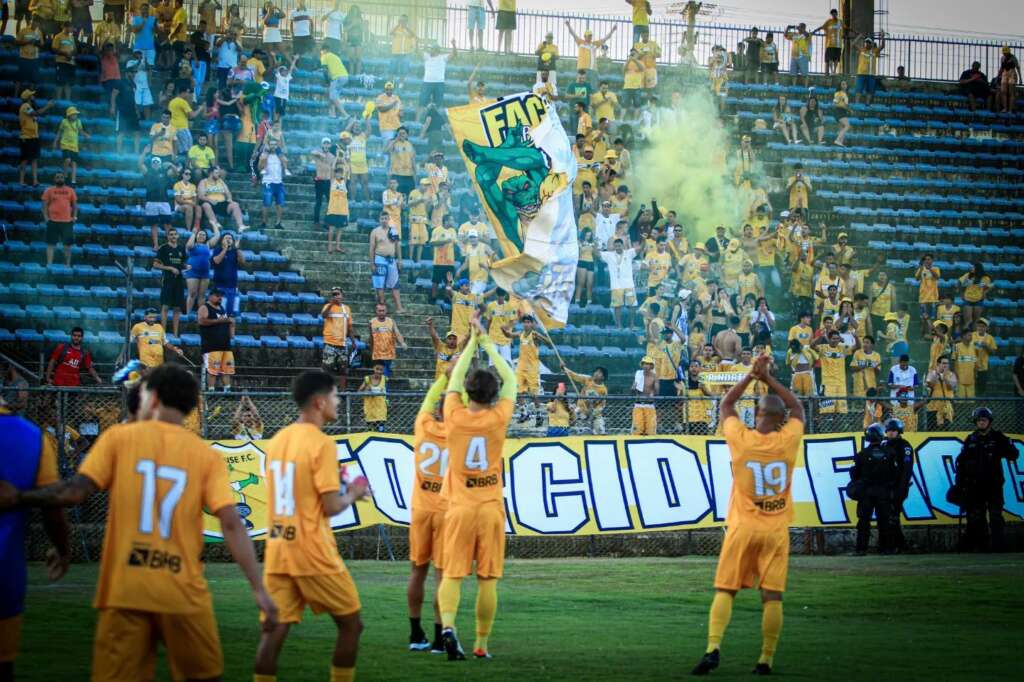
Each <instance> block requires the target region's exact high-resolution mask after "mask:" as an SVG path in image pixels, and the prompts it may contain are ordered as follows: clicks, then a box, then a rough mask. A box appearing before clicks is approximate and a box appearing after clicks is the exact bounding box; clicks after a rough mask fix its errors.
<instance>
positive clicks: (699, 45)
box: [237, 0, 1024, 81]
mask: <svg viewBox="0 0 1024 682" xmlns="http://www.w3.org/2000/svg"><path fill="white" fill-rule="evenodd" d="M237 4H238V5H239V9H240V12H241V15H242V18H243V19H244V21H245V23H246V26H247V27H249V29H250V31H252V33H253V35H255V34H256V29H257V27H258V25H259V14H260V11H261V9H262V6H263V3H262V1H261V0H242V1H241V2H238V3H237ZM277 4H278V5H279V6H280V7H281V9H282V10H284V11H285V12H289V11H290V10H291V9H292V8H294V6H295V4H296V3H295V0H280V1H279V2H278V3H277ZM306 4H307V7H308V8H309V9H310V10H311V11H312V12H313V14H314V15H315V16H316V17H317V18H318V20H317V22H316V35H317V36H319V35H320V30H321V29H320V25H319V24H320V22H319V18H320V17H322V16H323V15H324V14H326V13H327V12H329V11H331V9H333V7H334V3H333V2H323V1H319V2H317V1H314V2H307V3H306ZM354 4H358V5H359V6H360V9H361V11H362V13H363V16H364V18H365V20H366V26H367V33H368V35H367V39H366V43H367V44H369V43H371V42H372V40H376V41H380V42H386V39H387V36H388V33H389V32H390V30H391V28H393V27H394V25H395V23H396V21H397V18H398V16H399V15H400V14H408V15H409V16H410V22H411V26H412V28H413V30H414V31H415V32H416V34H417V35H418V36H420V37H421V38H424V39H427V40H431V41H436V42H437V43H439V44H440V45H441V46H442V49H447V46H448V45H449V44H450V43H451V41H452V40H455V41H456V44H457V45H458V47H459V49H467V48H468V47H469V29H468V26H469V13H468V11H467V9H466V8H465V7H462V6H453V5H446V4H444V3H442V2H430V1H429V0H403V1H400V0H378V1H377V2H374V3H368V4H361V3H354ZM824 18H825V17H822V20H823V19H824ZM566 21H568V22H570V23H571V24H572V28H573V30H574V31H575V32H576V34H577V35H580V36H582V35H583V32H584V31H585V30H587V29H590V30H591V31H593V33H594V37H595V38H596V39H600V38H604V37H605V36H606V35H608V34H609V33H612V31H613V29H614V33H612V35H611V37H610V38H609V40H608V42H607V45H608V50H607V55H606V56H607V59H609V60H612V61H615V62H622V61H624V60H625V58H626V56H627V55H628V54H629V49H630V48H631V47H632V46H633V30H632V23H631V21H630V19H629V18H628V17H627V16H626V15H625V14H623V15H622V16H599V15H593V14H588V13H586V12H545V11H529V10H520V11H517V12H516V22H517V28H516V30H515V32H514V34H513V37H512V52H513V53H514V54H517V55H531V54H533V53H534V50H536V48H537V45H538V44H539V43H540V42H541V40H543V38H544V35H545V34H546V33H548V32H550V33H552V34H553V35H554V42H555V44H556V45H557V46H558V47H559V48H560V51H561V52H562V57H560V59H559V63H560V70H571V69H574V68H575V61H576V60H575V54H576V47H575V41H574V40H573V38H572V35H571V34H570V33H569V30H568V28H567V27H566V25H565V22H566ZM808 24H809V25H810V27H811V28H813V27H814V25H815V21H810V20H808ZM750 28H751V26H738V25H727V24H696V25H695V26H694V32H695V41H694V45H693V50H692V61H689V63H691V64H696V65H697V66H705V65H706V64H707V61H708V57H709V56H710V55H711V49H712V48H713V47H714V46H715V45H721V46H723V47H724V48H725V49H727V50H729V51H734V50H735V49H736V45H737V43H739V42H742V41H743V39H744V38H746V37H747V36H748V35H749V32H750ZM758 29H759V31H760V34H761V36H762V37H763V36H764V35H765V33H766V32H768V31H772V32H773V33H774V34H775V42H776V44H777V45H778V48H779V69H780V71H781V72H782V73H786V72H788V69H789V52H790V50H789V48H790V45H789V43H788V42H787V41H786V40H785V39H784V38H783V34H784V33H785V27H784V26H781V25H780V26H765V25H760V26H758ZM686 32H687V26H686V24H685V22H683V21H682V20H681V19H671V18H664V17H663V18H659V19H652V20H651V22H650V36H651V39H652V40H654V41H655V42H657V43H658V44H659V45H660V46H661V51H662V55H661V58H660V60H659V62H660V63H661V64H665V65H672V66H678V65H681V64H684V63H686V62H688V60H689V58H688V57H687V58H684V56H683V55H682V54H681V51H680V49H679V48H680V46H681V45H682V44H683V40H684V37H685V35H686ZM371 36H372V38H371ZM853 37H854V36H849V38H851V39H852V38H853ZM885 40H886V49H885V50H884V51H883V53H882V57H881V59H880V61H879V65H878V74H879V75H880V76H887V77H891V78H894V77H895V76H896V73H897V72H896V70H897V67H899V66H903V67H905V68H906V73H907V76H908V77H910V78H913V79H915V80H934V81H955V80H958V79H959V77H960V74H961V73H962V72H963V71H964V70H965V69H967V68H969V67H970V64H971V62H972V61H979V62H981V65H982V70H984V71H985V72H986V73H988V74H989V75H990V76H993V75H995V73H996V72H997V71H998V68H999V60H1000V56H1001V55H1000V49H1001V47H1002V44H1001V43H998V42H993V41H986V40H969V39H960V40H952V39H948V38H941V37H930V36H920V35H903V34H892V35H887V36H886V37H885ZM1010 47H1011V49H1013V50H1014V52H1016V53H1018V54H1019V53H1020V52H1021V51H1022V50H1024V42H1021V41H1019V40H1018V41H1015V42H1013V43H1010ZM484 48H485V50H487V51H493V52H497V51H498V50H499V49H500V47H499V45H498V35H497V31H496V29H495V14H494V13H491V12H487V13H486V29H485V31H484ZM602 65H603V64H602V62H600V61H599V63H598V65H597V66H598V70H599V71H600V70H601V69H602ZM606 68H607V67H606ZM619 68H620V67H618V66H615V67H614V69H615V71H616V72H617V71H618V70H619ZM810 69H811V72H812V73H824V70H825V38H824V35H822V34H816V35H814V36H812V40H811V62H810Z"/></svg>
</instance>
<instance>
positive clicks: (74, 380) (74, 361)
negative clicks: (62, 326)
mask: <svg viewBox="0 0 1024 682" xmlns="http://www.w3.org/2000/svg"><path fill="white" fill-rule="evenodd" d="M84 338H85V330H84V329H82V328H81V327H74V328H73V329H72V330H71V341H70V342H66V343H59V344H57V347H56V348H54V349H53V352H52V353H50V360H49V362H47V363H46V383H47V384H50V385H51V386H81V385H82V376H81V373H82V372H83V371H86V372H88V373H89V376H90V377H92V380H93V381H95V382H96V383H97V384H99V383H103V382H102V380H101V379H100V375H99V374H97V373H96V368H95V367H94V366H93V363H92V354H91V353H90V352H89V351H88V350H86V348H85V346H83V345H82V339H84Z"/></svg>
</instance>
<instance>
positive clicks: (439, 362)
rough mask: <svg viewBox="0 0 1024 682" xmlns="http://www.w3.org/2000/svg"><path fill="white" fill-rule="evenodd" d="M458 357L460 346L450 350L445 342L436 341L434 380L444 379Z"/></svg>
mask: <svg viewBox="0 0 1024 682" xmlns="http://www.w3.org/2000/svg"><path fill="white" fill-rule="evenodd" d="M458 357H459V349H458V346H456V347H455V348H449V347H448V346H447V344H445V342H444V341H440V340H437V341H434V380H435V381H436V380H438V379H440V378H441V377H443V376H444V375H445V373H446V372H447V371H448V368H449V367H451V366H452V365H453V364H454V363H455V360H456V359H457V358H458Z"/></svg>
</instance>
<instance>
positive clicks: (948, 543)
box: [4, 387, 1024, 561]
mask: <svg viewBox="0 0 1024 682" xmlns="http://www.w3.org/2000/svg"><path fill="white" fill-rule="evenodd" d="M4 396H5V399H6V400H7V402H8V404H9V405H10V406H11V407H13V408H14V409H15V410H16V411H17V412H19V413H20V414H22V415H24V416H25V417H27V418H30V419H32V420H34V421H36V422H37V423H39V424H40V425H41V426H42V427H43V428H44V429H45V430H46V431H47V432H48V433H49V434H50V436H52V437H53V438H54V439H55V444H56V446H57V451H58V454H59V464H60V471H61V474H62V476H65V477H67V476H70V475H71V474H72V473H73V472H74V471H75V470H76V469H77V468H78V466H79V464H80V463H81V461H82V460H83V459H84V457H85V456H86V454H87V452H88V450H89V448H90V446H91V445H92V443H93V442H94V441H95V440H96V438H97V437H98V435H99V434H100V433H101V432H102V431H103V430H104V429H106V428H109V427H110V426H112V425H114V424H116V423H118V422H120V421H121V420H122V419H123V418H124V415H125V414H126V410H125V408H126V405H125V394H124V392H123V391H122V390H121V389H117V388H112V387H111V388H75V389H71V388H52V387H30V388H24V389H21V390H17V391H6V392H5V393H4ZM381 399H382V398H381V396H380V395H378V394H361V393H345V394H342V396H341V400H340V403H339V408H338V419H337V420H336V421H335V422H334V423H332V424H329V425H327V426H325V430H326V431H327V432H328V433H332V434H347V433H359V432H365V431H372V430H381V431H386V432H388V433H399V434H411V433H412V430H413V423H414V421H415V418H416V414H417V413H418V412H419V409H420V407H421V405H422V401H423V394H422V393H411V392H400V393H399V392H396V393H391V394H389V395H388V396H387V397H386V398H384V399H383V400H384V401H385V403H386V405H385V407H386V409H385V410H384V411H383V413H382V412H381V409H380V408H381V406H380V404H379V403H378V404H370V405H367V404H366V403H365V401H367V400H376V401H380V400H381ZM719 399H720V396H702V397H696V398H683V397H665V398H654V399H644V400H643V402H642V403H641V404H643V405H650V404H653V405H654V406H655V410H656V414H657V433H658V434H660V435H686V434H689V435H714V434H715V433H716V432H717V431H718V423H717V411H718V401H719ZM754 400H755V399H754V398H750V399H747V400H744V401H741V402H740V403H739V404H738V405H737V408H738V411H739V412H740V415H741V417H742V418H743V419H744V420H746V421H748V422H749V423H751V424H752V423H753V420H754V418H755V414H756V404H755V402H754ZM558 403H561V404H562V406H563V407H565V408H567V409H565V410H562V409H558V408H557V407H556V405H557V404H558ZM636 405H637V399H636V398H635V397H633V396H606V397H601V398H584V397H578V396H572V395H569V396H565V397H555V396H539V397H537V398H536V399H534V398H532V397H528V398H525V399H522V398H521V399H520V400H519V404H518V405H517V408H516V416H515V418H514V419H513V422H512V424H511V425H510V428H509V435H510V436H515V437H544V436H547V435H548V434H549V428H551V427H550V418H549V414H560V415H563V416H564V414H566V412H567V413H568V414H569V415H570V420H569V421H570V425H569V427H568V434H569V435H593V434H599V435H600V434H604V435H625V434H630V433H632V432H633V410H634V407H635V406H636ZM804 405H805V410H806V414H807V422H806V423H807V430H808V432H809V433H815V434H821V433H841V432H851V431H853V432H857V431H861V430H862V429H863V428H864V427H865V425H866V424H868V423H871V422H872V421H877V420H880V419H885V418H888V417H890V416H896V417H899V418H900V419H902V420H903V421H904V423H905V424H906V427H907V430H908V431H910V432H913V431H938V432H963V431H970V430H972V429H973V425H972V424H971V413H972V411H973V410H974V409H975V408H976V407H978V406H981V405H984V406H986V407H988V408H989V409H991V410H992V412H993V413H994V415H995V419H994V423H995V427H996V428H998V429H999V430H1001V431H1004V432H1006V433H1016V434H1020V433H1024V400H1022V399H1015V398H1003V397H1000V398H974V399H967V398H955V399H948V400H928V399H919V400H918V401H917V402H916V403H915V402H909V401H903V402H902V403H900V402H892V401H891V399H890V398H888V397H886V398H885V399H884V400H882V401H872V400H868V399H866V398H863V397H853V396H847V397H845V398H823V397H814V398H806V399H805V402H804ZM367 408H369V411H370V413H371V416H372V417H373V418H374V419H373V420H371V421H369V422H368V421H367ZM297 416H298V412H297V410H296V408H295V404H294V402H293V400H292V398H291V395H290V394H288V393H283V392H273V393H270V392H254V393H243V392H232V393H221V392H218V393H214V392H206V393H204V394H203V396H202V401H201V404H200V406H199V408H198V409H197V410H196V411H195V412H194V413H192V414H190V415H188V416H187V418H186V422H185V425H186V426H187V427H188V428H190V429H192V430H194V431H195V432H196V433H198V434H200V435H202V436H204V437H205V438H207V439H210V440H250V439H251V440H259V439H261V438H270V437H272V436H273V435H274V434H275V433H276V432H277V431H278V430H279V429H281V428H283V427H285V426H287V425H288V424H290V423H291V422H292V421H294V419H295V418H296V417H297ZM382 416H383V417H384V419H383V421H382V420H381V419H380V417H382ZM555 428H561V427H555ZM561 433H564V432H560V434H561ZM69 519H70V521H71V523H72V528H73V532H74V549H75V554H76V558H78V559H80V560H87V561H88V560H95V559H96V558H97V557H98V556H99V551H100V547H101V544H102V537H103V525H104V522H105V519H106V496H105V495H102V494H101V495H96V496H94V497H93V498H91V499H90V500H89V501H88V502H87V503H86V504H84V505H81V506H79V507H75V508H73V509H71V510H69ZM1021 530H1022V529H1021V527H1020V524H1015V525H1014V527H1013V528H1012V529H1011V532H1010V540H1011V547H1021V546H1024V542H1022V541H1024V535H1022V533H1021ZM853 533H854V531H853V530H852V528H807V529H793V531H792V541H793V551H794V552H795V553H801V552H804V553H823V552H829V553H833V552H840V551H844V550H848V549H852V543H853ZM955 535H956V529H955V527H953V528H949V527H937V526H927V527H913V528H908V529H907V537H908V543H909V545H908V546H909V547H911V548H912V549H913V548H916V549H919V550H920V549H926V550H929V551H943V550H948V549H951V548H952V547H954V546H955V541H956V540H955ZM30 538H31V539H30V545H31V549H30V554H31V556H33V557H36V558H42V556H43V555H44V553H45V548H46V546H47V543H46V539H45V535H44V534H43V533H42V531H41V527H40V526H39V524H34V532H32V533H31V534H30ZM721 539H722V531H721V529H717V528H715V529H699V530H687V531H677V532H649V533H631V534H624V535H598V536H552V537H510V538H509V546H508V554H509V556H512V557H521V558H537V557H562V556H623V557H626V556H677V555H681V554H701V555H713V554H715V553H717V551H718V549H719V547H720V546H721ZM338 543H339V547H340V548H341V550H342V552H343V553H344V555H345V556H347V557H351V558H383V559H388V558H391V559H401V558H405V557H407V555H408V538H407V531H406V530H405V529H404V528H399V527H390V526H379V527H377V528H364V529H361V530H357V531H353V532H348V533H341V534H339V535H338ZM260 544H262V543H260ZM208 553H209V558H210V559H217V558H221V557H223V556H224V554H223V551H222V549H220V548H210V549H209V552H208Z"/></svg>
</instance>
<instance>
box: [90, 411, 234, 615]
mask: <svg viewBox="0 0 1024 682" xmlns="http://www.w3.org/2000/svg"><path fill="white" fill-rule="evenodd" d="M78 473H79V474H81V475H83V476H85V477H86V478H88V479H90V480H91V481H92V482H93V483H94V484H95V485H96V487H97V488H99V489H100V490H106V491H107V492H108V493H109V501H108V508H107V522H106V529H105V531H104V533H103V554H102V558H101V559H100V576H99V580H98V582H97V584H96V598H95V600H94V601H93V606H94V607H95V608H97V609H107V608H114V609H129V610H135V611H147V612H151V613H177V614H188V613H199V612H202V611H204V610H206V609H208V608H209V607H210V593H209V591H208V590H207V586H206V578H204V577H203V563H202V561H201V559H200V554H201V552H202V549H203V511H204V509H205V510H207V511H208V512H209V513H210V514H215V513H216V512H218V511H220V510H221V509H223V508H225V507H228V506H231V505H234V503H235V499H234V496H233V495H232V493H231V487H230V486H229V484H228V468H227V465H226V464H225V463H224V460H223V459H222V458H221V456H220V455H219V454H217V453H216V452H214V451H213V450H212V449H210V446H208V445H207V444H206V443H204V442H203V441H202V440H201V439H200V438H199V437H198V436H196V435H195V434H194V433H192V432H190V431H189V430H188V429H186V428H184V427H183V426H179V425H177V424H168V423H166V422H161V421H145V422H136V423H133V424H118V425H116V426H112V427H111V428H109V429H107V430H106V431H104V432H103V433H101V434H100V437H99V439H98V440H97V441H96V443H95V444H94V445H93V446H92V449H91V450H90V451H89V455H88V456H87V457H86V458H85V461H84V462H83V463H82V466H81V467H79V469H78Z"/></svg>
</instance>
